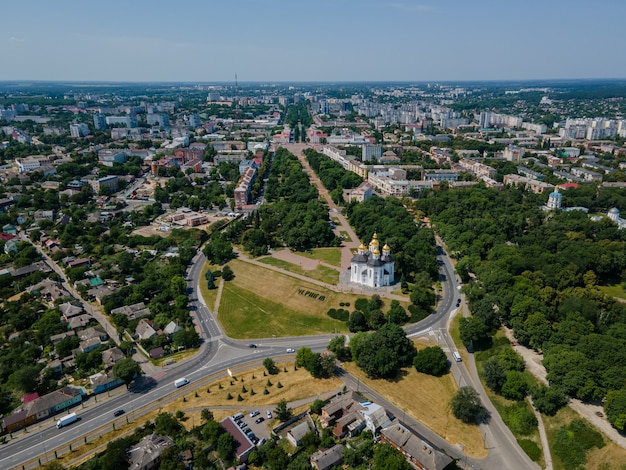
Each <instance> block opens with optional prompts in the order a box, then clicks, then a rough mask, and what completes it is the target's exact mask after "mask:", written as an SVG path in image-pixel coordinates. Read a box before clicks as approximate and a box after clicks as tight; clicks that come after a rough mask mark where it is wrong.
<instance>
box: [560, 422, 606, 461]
mask: <svg viewBox="0 0 626 470" xmlns="http://www.w3.org/2000/svg"><path fill="white" fill-rule="evenodd" d="M592 447H597V448H598V449H601V448H602V447H604V439H603V438H602V434H600V433H599V432H598V431H596V430H595V429H593V428H591V427H590V426H588V425H586V424H585V423H584V422H583V421H582V420H580V419H575V420H574V421H572V422H571V423H570V424H569V425H567V426H564V427H562V428H561V429H559V430H557V432H556V438H555V440H554V444H553V446H552V450H553V452H554V454H555V455H556V456H557V457H558V458H559V459H560V460H561V462H563V465H564V466H565V468H577V467H578V466H580V465H583V464H584V463H585V461H586V454H587V451H589V450H590V449H591V448H592Z"/></svg>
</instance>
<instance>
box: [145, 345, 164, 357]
mask: <svg viewBox="0 0 626 470" xmlns="http://www.w3.org/2000/svg"><path fill="white" fill-rule="evenodd" d="M148 355H149V356H150V358H151V359H159V358H161V357H163V356H165V350H164V349H163V348H162V347H161V346H159V347H158V348H153V349H151V350H150V351H148Z"/></svg>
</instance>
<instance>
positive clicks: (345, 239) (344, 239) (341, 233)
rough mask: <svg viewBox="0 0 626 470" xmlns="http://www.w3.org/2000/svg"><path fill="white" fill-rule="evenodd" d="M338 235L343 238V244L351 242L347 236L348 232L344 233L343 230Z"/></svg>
mask: <svg viewBox="0 0 626 470" xmlns="http://www.w3.org/2000/svg"><path fill="white" fill-rule="evenodd" d="M339 235H341V236H342V237H343V241H344V242H348V243H350V242H351V241H352V238H350V235H348V232H344V231H343V230H340V231H339Z"/></svg>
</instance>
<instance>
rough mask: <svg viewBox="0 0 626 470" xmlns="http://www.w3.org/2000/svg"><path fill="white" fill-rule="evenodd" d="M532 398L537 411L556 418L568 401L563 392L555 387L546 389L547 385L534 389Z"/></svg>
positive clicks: (531, 393)
mask: <svg viewBox="0 0 626 470" xmlns="http://www.w3.org/2000/svg"><path fill="white" fill-rule="evenodd" d="M530 396H531V397H532V399H533V405H534V406H535V408H537V410H539V411H540V412H541V413H543V414H545V415H548V416H554V415H555V414H556V412H557V411H559V410H560V409H561V408H563V407H564V406H565V405H566V404H567V401H568V399H567V396H566V395H565V394H564V393H563V392H561V391H560V390H558V389H556V388H555V387H546V386H545V385H539V386H537V387H532V388H531V389H530ZM607 401H608V396H607ZM605 411H606V404H605ZM607 417H608V414H607ZM609 421H610V419H609Z"/></svg>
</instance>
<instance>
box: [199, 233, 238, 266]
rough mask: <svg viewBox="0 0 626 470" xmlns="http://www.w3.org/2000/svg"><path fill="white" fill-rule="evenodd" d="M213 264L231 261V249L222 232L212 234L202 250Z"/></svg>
mask: <svg viewBox="0 0 626 470" xmlns="http://www.w3.org/2000/svg"><path fill="white" fill-rule="evenodd" d="M202 252H203V253H204V256H206V257H207V259H208V260H209V261H210V262H211V263H213V264H224V263H227V262H228V261H230V260H231V259H233V256H234V255H233V247H232V245H231V243H230V242H229V241H228V239H227V238H226V235H225V234H224V233H222V232H214V233H213V234H212V235H211V238H210V239H209V241H208V242H207V244H206V245H205V247H204V249H203V250H202Z"/></svg>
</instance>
